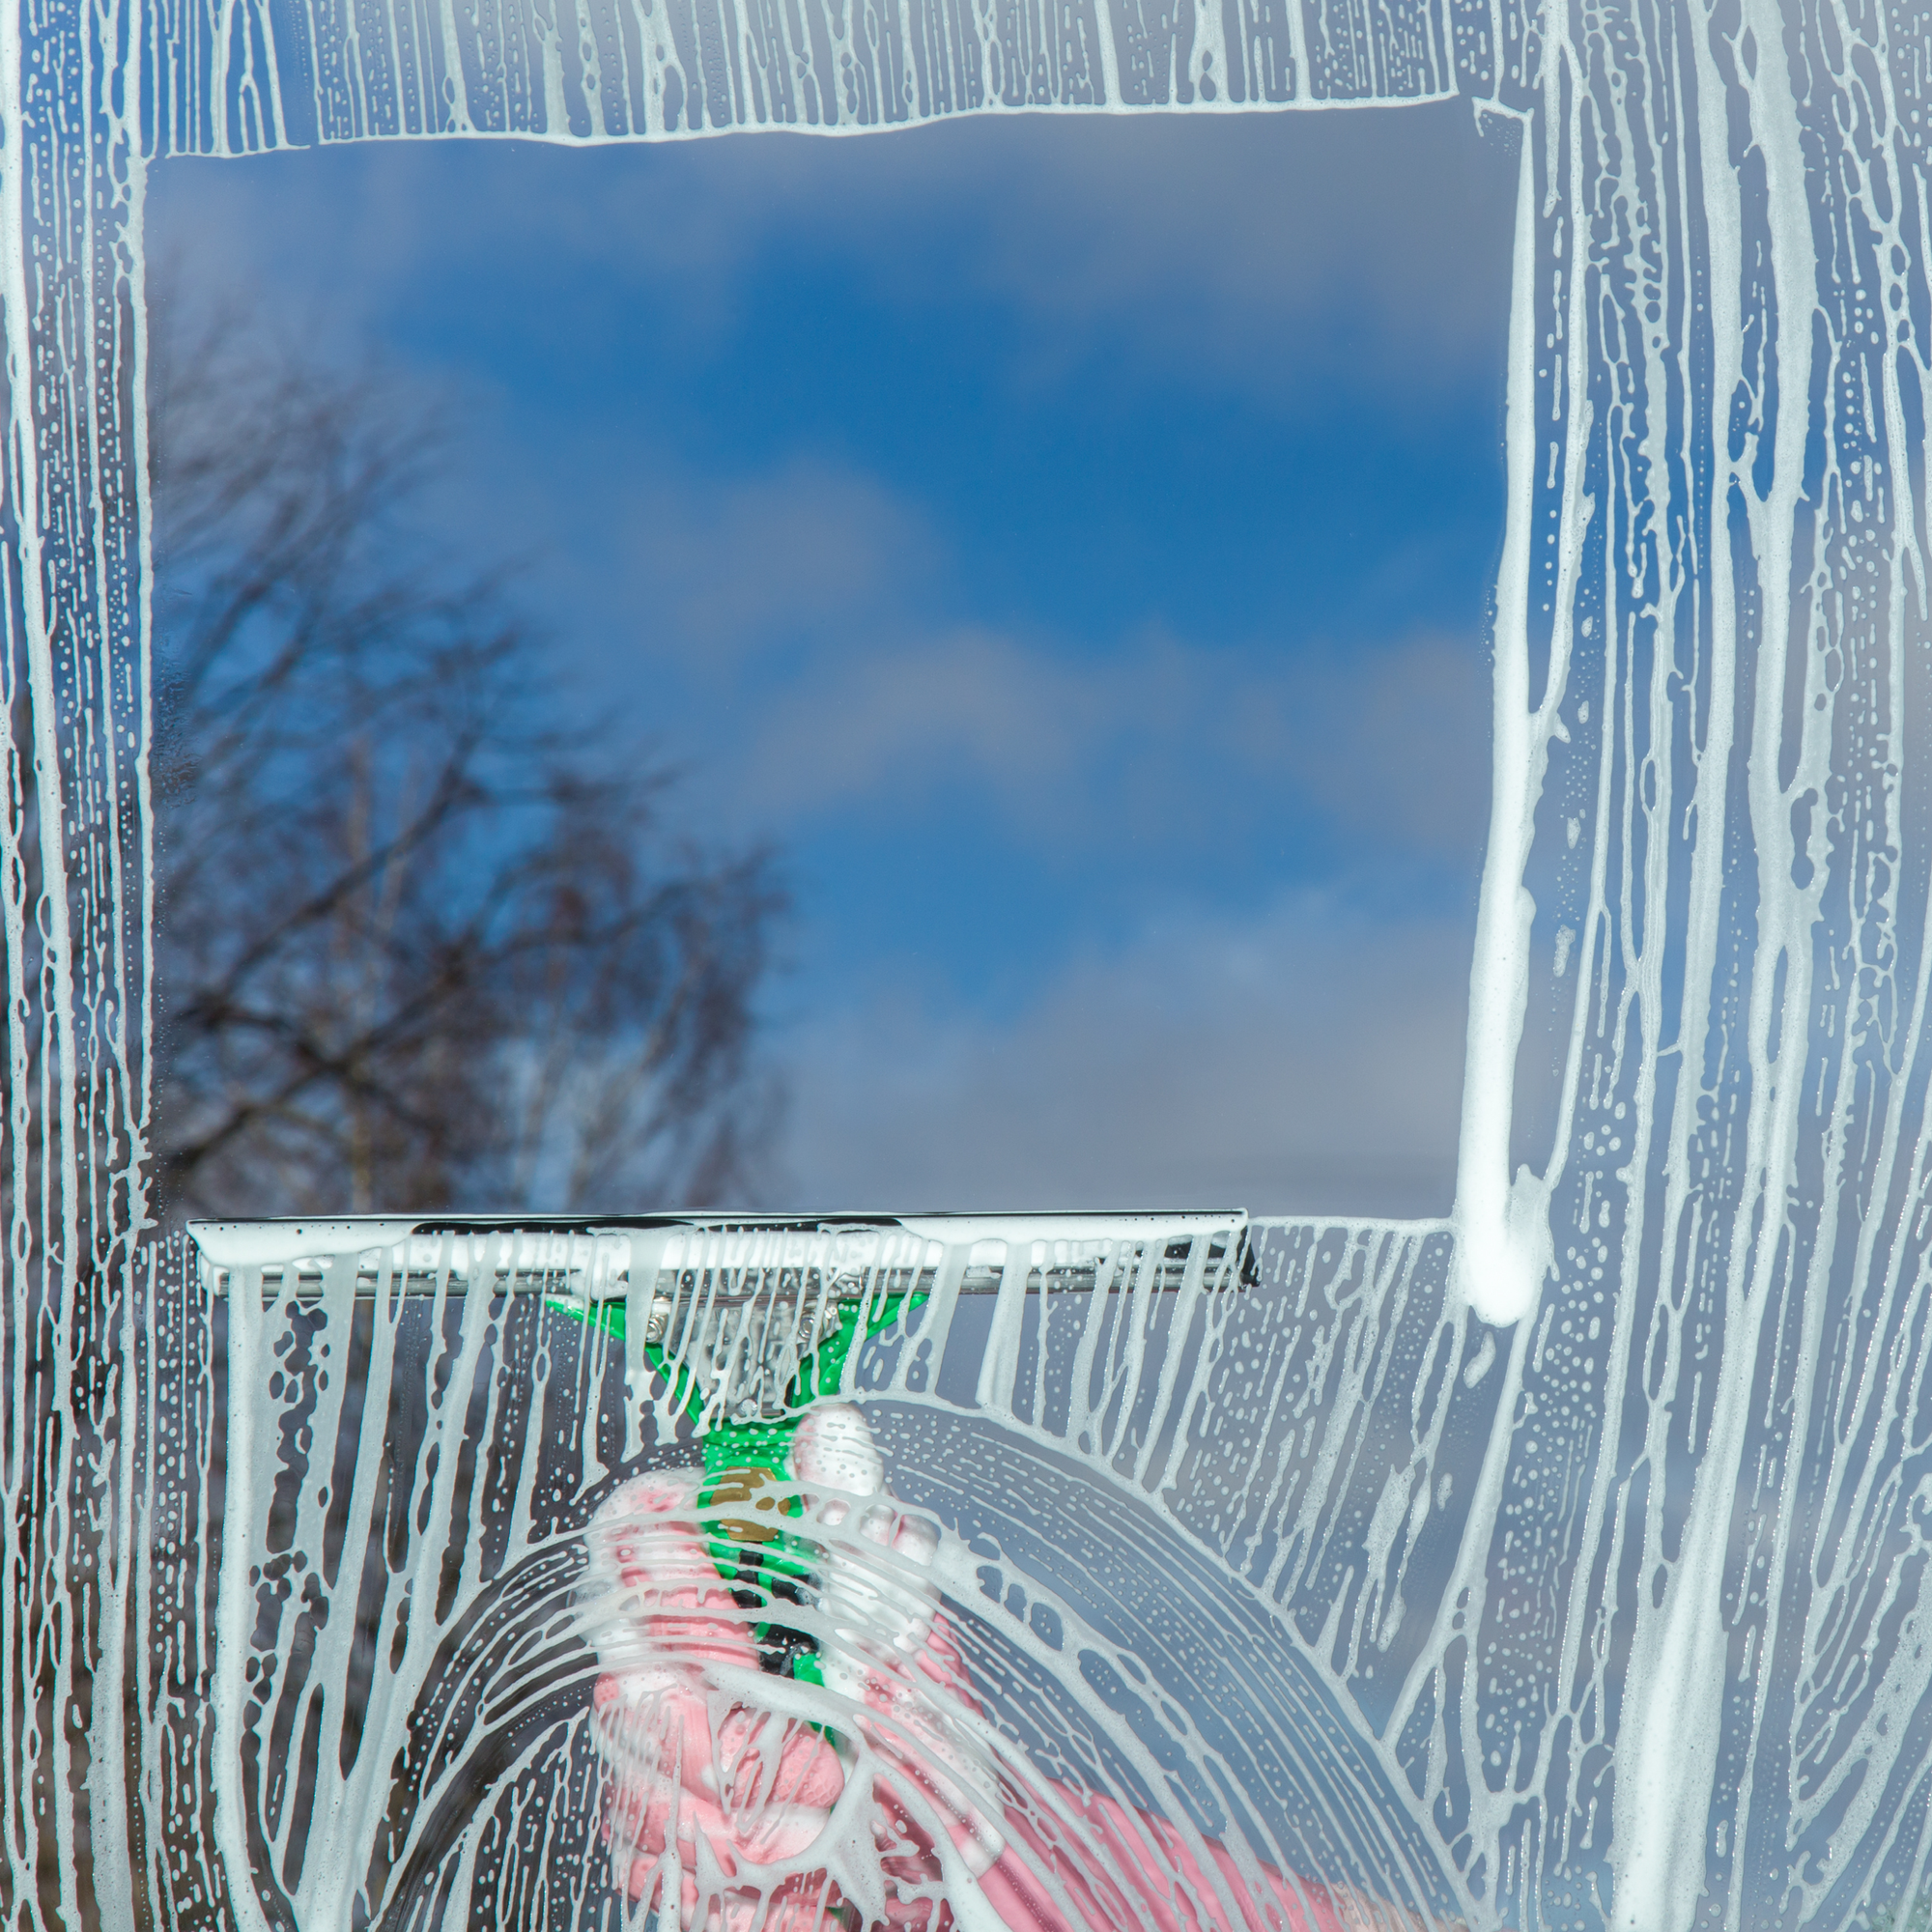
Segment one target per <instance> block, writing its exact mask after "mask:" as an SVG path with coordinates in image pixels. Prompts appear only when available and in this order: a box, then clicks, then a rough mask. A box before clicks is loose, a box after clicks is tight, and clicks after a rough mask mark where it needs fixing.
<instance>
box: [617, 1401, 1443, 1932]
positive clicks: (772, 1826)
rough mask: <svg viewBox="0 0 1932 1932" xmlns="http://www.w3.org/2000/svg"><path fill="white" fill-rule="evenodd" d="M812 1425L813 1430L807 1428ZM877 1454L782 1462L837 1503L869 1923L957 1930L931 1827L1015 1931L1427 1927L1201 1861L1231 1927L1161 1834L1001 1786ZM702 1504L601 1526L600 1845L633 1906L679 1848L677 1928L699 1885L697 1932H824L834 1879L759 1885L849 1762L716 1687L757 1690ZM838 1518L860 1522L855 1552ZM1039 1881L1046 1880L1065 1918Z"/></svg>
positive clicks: (1088, 1801) (846, 1681)
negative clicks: (864, 1814) (603, 1778)
mask: <svg viewBox="0 0 1932 1932" xmlns="http://www.w3.org/2000/svg"><path fill="white" fill-rule="evenodd" d="M852 1415H853V1417H854V1419H855V1420H856V1416H857V1412H856V1411H852ZM807 1421H808V1424H811V1423H819V1422H820V1414H819V1412H814V1414H813V1415H812V1416H810V1417H809V1418H807ZM802 1427H803V1426H802ZM857 1430H858V1431H859V1432H864V1424H863V1421H858V1423H857ZM821 1436H822V1438H823V1439H822V1440H821V1439H819V1438H820V1437H821ZM868 1448H869V1432H865V1433H864V1435H863V1438H862V1436H861V1435H859V1434H858V1433H856V1432H855V1431H854V1430H853V1429H852V1428H851V1426H850V1425H849V1424H847V1423H846V1422H844V1421H842V1420H841V1419H840V1417H839V1416H838V1413H837V1412H836V1411H827V1412H825V1413H824V1417H823V1426H822V1428H821V1429H820V1430H817V1431H806V1432H805V1441H804V1444H803V1447H802V1453H799V1454H797V1455H795V1457H794V1462H795V1464H796V1465H797V1466H798V1469H799V1473H800V1476H801V1478H802V1479H803V1480H806V1481H810V1482H814V1483H817V1482H823V1483H824V1484H825V1485H826V1487H827V1489H828V1490H830V1491H834V1492H835V1493H832V1494H830V1495H828V1496H826V1497H825V1498H824V1499H823V1500H819V1501H816V1502H814V1501H813V1499H812V1498H811V1497H810V1495H808V1498H807V1500H808V1506H809V1508H810V1517H809V1518H808V1519H806V1520H802V1521H801V1523H800V1527H801V1528H802V1529H806V1530H808V1532H809V1531H810V1529H811V1528H813V1527H816V1528H817V1529H818V1530H820V1531H821V1533H822V1534H823V1535H824V1536H825V1538H826V1540H827V1546H828V1549H827V1562H826V1566H825V1567H826V1572H827V1585H826V1588H825V1590H824V1591H823V1593H822V1598H821V1601H820V1604H819V1609H820V1612H821V1614H822V1616H823V1618H824V1619H825V1620H826V1621H827V1622H828V1623H829V1624H830V1626H831V1627H832V1629H833V1631H834V1632H835V1633H836V1640H835V1641H834V1642H833V1643H832V1644H830V1645H828V1646H827V1647H826V1648H824V1649H822V1650H821V1653H820V1660H819V1661H820V1664H821V1667H822V1668H823V1669H824V1671H825V1675H826V1681H827V1684H828V1686H829V1687H830V1688H833V1689H834V1690H838V1691H839V1692H841V1693H842V1695H843V1696H844V1697H845V1698H846V1699H848V1700H850V1701H849V1702H848V1704H847V1706H846V1709H847V1711H848V1712H849V1714H850V1716H849V1720H848V1722H847V1723H846V1725H845V1728H847V1729H849V1730H851V1731H853V1732H855V1733H857V1734H858V1735H859V1736H860V1737H862V1738H863V1740H864V1742H865V1744H866V1746H867V1747H868V1750H867V1758H868V1759H869V1761H870V1770H871V1774H872V1775H871V1791H870V1804H869V1808H868V1817H869V1822H870V1832H871V1837H872V1843H873V1849H874V1855H875V1856H876V1859H877V1870H878V1873H879V1876H880V1878H881V1880H882V1881H883V1893H884V1899H885V1908H884V1913H883V1916H882V1918H878V1919H875V1921H874V1922H876V1923H881V1924H883V1925H884V1926H886V1927H888V1928H890V1932H950V1928H952V1925H953V1923H954V1916H953V1913H952V1909H951V1907H950V1906H949V1905H948V1904H946V1903H945V1902H944V1900H943V1898H942V1896H941V1893H942V1889H943V1887H942V1871H943V1869H944V1861H942V1859H941V1857H940V1852H939V1848H938V1846H937V1844H936V1843H935V1840H934V1838H933V1836H932V1834H931V1831H930V1828H929V1825H928V1824H927V1823H924V1822H922V1814H923V1818H927V1819H930V1818H937V1819H938V1820H939V1822H940V1823H941V1824H943V1826H944V1827H945V1830H946V1833H947V1835H948V1837H949V1838H950V1839H951V1840H952V1849H953V1850H954V1851H955V1852H956V1853H957V1855H958V1857H959V1859H960V1861H963V1862H964V1864H965V1865H966V1867H967V1869H968V1870H969V1871H971V1872H972V1873H974V1874H975V1875H976V1878H977V1883H978V1888H979V1890H980V1893H981V1895H982V1896H983V1898H984V1900H985V1902H986V1904H987V1905H988V1906H990V1907H991V1909H992V1911H993V1912H994V1914H996V1915H997V1917H998V1918H999V1919H1000V1920H1001V1921H1002V1922H1003V1923H1004V1924H1005V1925H1006V1926H1007V1927H1009V1932H1114V1929H1115V1928H1117V1927H1125V1926H1146V1927H1150V1928H1153V1932H1370V1928H1388V1932H1423V1928H1422V1925H1421V1921H1419V1920H1418V1919H1416V1918H1414V1917H1413V1916H1412V1915H1410V1914H1408V1913H1406V1912H1401V1911H1399V1910H1397V1909H1396V1908H1394V1907H1392V1906H1390V1905H1388V1904H1387V1903H1386V1902H1384V1901H1382V1900H1379V1899H1373V1898H1371V1897H1369V1896H1368V1895H1367V1894H1364V1893H1362V1892H1359V1891H1356V1890H1354V1889H1350V1888H1345V1887H1332V1888H1331V1887H1326V1886H1321V1885H1318V1884H1315V1883H1312V1882H1309V1881H1302V1882H1300V1883H1299V1885H1298V1886H1297V1885H1295V1884H1292V1883H1291V1882H1290V1881H1288V1880H1286V1879H1285V1878H1283V1876H1282V1875H1281V1874H1280V1873H1278V1872H1276V1871H1274V1870H1272V1869H1271V1868H1269V1867H1267V1866H1263V1867H1262V1873H1263V1876H1264V1879H1265V1880H1266V1883H1267V1887H1268V1890H1267V1894H1266V1895H1265V1896H1264V1897H1262V1898H1257V1897H1255V1896H1254V1893H1253V1890H1252V1888H1251V1887H1250V1885H1249V1882H1248V1881H1247V1880H1246V1879H1245V1878H1244V1877H1243V1876H1242V1875H1241V1873H1240V1871H1239V1869H1238V1867H1237V1866H1236V1862H1235V1861H1234V1859H1233V1858H1232V1856H1231V1855H1230V1854H1229V1853H1228V1852H1227V1851H1226V1850H1225V1848H1224V1847H1222V1846H1221V1845H1219V1844H1216V1843H1210V1844H1209V1846H1208V1851H1209V1853H1210V1855H1211V1857H1212V1860H1213V1861H1214V1863H1215V1865H1216V1866H1217V1867H1218V1869H1219V1874H1220V1876H1221V1877H1222V1879H1223V1881H1224V1884H1225V1891H1226V1896H1227V1897H1228V1898H1231V1899H1233V1900H1236V1901H1238V1902H1239V1903H1238V1905H1237V1907H1236V1912H1237V1916H1236V1917H1233V1918H1231V1917H1230V1916H1229V1914H1228V1909H1227V1906H1226V1904H1225V1902H1224V1899H1223V1897H1222V1895H1221V1893H1220V1892H1217V1891H1216V1890H1215V1889H1214V1888H1213V1887H1212V1886H1210V1884H1209V1883H1208V1878H1207V1876H1206V1874H1205V1873H1204V1872H1203V1870H1202V1867H1201V1864H1200V1862H1199V1861H1198V1860H1197V1858H1196V1856H1195V1854H1194V1852H1193V1850H1192V1849H1191V1848H1190V1846H1189V1845H1188V1843H1187V1842H1186V1840H1185V1839H1183V1838H1182V1836H1181V1835H1180V1833H1178V1832H1177V1831H1176V1830H1175V1829H1174V1828H1173V1827H1172V1826H1171V1825H1169V1824H1167V1823H1166V1822H1165V1821H1164V1820H1162V1819H1159V1818H1156V1817H1153V1816H1151V1815H1150V1814H1145V1813H1141V1812H1138V1811H1132V1810H1129V1809H1128V1808H1127V1807H1125V1806H1123V1805H1122V1804H1119V1803H1118V1802H1117V1801H1115V1800H1113V1799H1111V1798H1108V1797H1105V1796H1102V1795H1100V1794H1097V1793H1091V1792H1081V1791H1079V1790H1077V1789H1076V1788H1074V1787H1071V1786H1062V1785H1056V1786H1055V1787H1053V1791H1052V1794H1051V1795H1050V1796H1049V1794H1048V1793H1047V1792H1045V1791H1043V1790H1039V1789H1036V1788H1028V1787H1024V1786H1022V1785H1019V1784H1016V1783H1015V1781H1014V1778H1013V1775H1012V1772H1011V1770H1010V1767H999V1768H995V1767H994V1766H993V1764H992V1763H991V1761H990V1759H989V1758H988V1757H987V1756H986V1755H985V1754H984V1752H983V1751H980V1750H976V1749H975V1748H974V1746H973V1743H972V1741H971V1739H970V1738H967V1737H964V1736H963V1735H962V1728H963V1727H962V1726H960V1725H959V1724H958V1723H957V1722H956V1721H953V1722H949V1720H948V1718H947V1715H946V1714H947V1712H948V1709H949V1707H951V1708H952V1709H953V1710H956V1711H963V1712H964V1713H966V1714H967V1715H968V1717H969V1718H972V1717H977V1716H978V1715H980V1706H979V1702H978V1699H977V1698H976V1697H975V1695H974V1693H973V1691H972V1689H971V1687H970V1683H969V1681H968V1678H967V1673H966V1670H965V1667H964V1665H963V1662H961V1659H960V1655H959V1651H958V1647H957V1645H956V1643H955V1641H954V1639H953V1636H952V1632H951V1630H950V1629H949V1628H948V1624H947V1620H946V1618H945V1617H944V1616H943V1614H942V1613H941V1612H940V1610H939V1604H938V1593H937V1591H936V1590H935V1589H932V1588H931V1587H930V1586H929V1585H926V1586H921V1585H920V1583H919V1582H918V1581H917V1576H918V1571H919V1569H921V1568H923V1566H925V1565H927V1564H929V1563H930V1562H931V1559H932V1555H933V1551H934V1539H933V1536H932V1532H931V1530H930V1527H929V1526H928V1525H925V1524H923V1522H921V1521H920V1520H919V1519H917V1518H909V1517H902V1516H900V1515H899V1514H898V1512H896V1511H895V1510H894V1509H892V1508H891V1506H890V1505H889V1504H888V1503H887V1502H885V1501H884V1499H883V1498H882V1497H881V1496H880V1493H879V1492H880V1490H881V1483H880V1481H879V1479H878V1478H879V1473H880V1472H877V1471H876V1470H875V1469H874V1468H868V1467H867V1466H865V1464H866V1460H867V1459H866V1456H865V1454H864V1451H865V1450H866V1449H868ZM873 1460H874V1462H875V1460H876V1459H875V1458H874V1459H873ZM697 1490H698V1479H697V1477H696V1474H695V1473H684V1472H671V1473H665V1474H658V1475H652V1476H646V1477H640V1478H639V1479H638V1480H637V1481H635V1482H633V1483H630V1484H627V1485H625V1487H624V1488H623V1489H622V1490H620V1491H618V1492H617V1493H616V1494H615V1495H614V1496H612V1497H611V1500H610V1502H609V1503H607V1504H606V1505H605V1507H604V1509H603V1510H601V1511H600V1512H599V1514H598V1517H597V1519H596V1520H595V1521H594V1523H593V1525H592V1530H591V1552H592V1553H591V1577H592V1580H593V1581H594V1582H596V1583H601V1584H602V1585H603V1586H604V1587H605V1588H606V1589H610V1590H617V1591H621V1592H622V1593H623V1596H622V1598H621V1599H620V1598H615V1597H613V1598H612V1599H611V1603H612V1605H616V1606H617V1607H616V1608H615V1609H614V1611H613V1613H612V1614H611V1615H610V1616H609V1617H608V1619H607V1620H606V1622H605V1623H604V1625H603V1628H602V1629H600V1630H599V1632H598V1633H597V1639H598V1648H599V1651H600V1655H601V1656H602V1658H603V1660H604V1662H606V1663H607V1664H608V1665H609V1666H610V1667H609V1668H608V1669H607V1670H606V1672H605V1673H604V1674H603V1675H602V1676H601V1677H600V1678H599V1679H598V1682H597V1687H596V1691H595V1694H594V1700H593V1701H594V1709H595V1724H596V1733H595V1735H596V1741H597V1747H598V1750H599V1752H600V1753H601V1755H602V1756H603V1758H604V1760H605V1763H606V1765H607V1767H608V1768H609V1771H610V1782H609V1786H608V1804H607V1811H606V1820H605V1834H606V1838H607V1840H608V1842H609V1843H610V1845H611V1856H612V1859H613V1861H615V1862H616V1863H617V1864H618V1866H619V1867H620V1868H621V1869H624V1870H625V1871H626V1872H627V1874H628V1878H627V1886H626V1889H627V1890H628V1891H629V1893H630V1896H631V1897H632V1898H633V1899H634V1900H636V1899H640V1898H642V1897H643V1896H644V1895H645V1893H646V1891H647V1890H654V1889H658V1888H660V1887H661V1885H662V1883H663V1878H662V1877H661V1876H660V1874H661V1873H664V1872H665V1871H666V1865H667V1853H668V1850H669V1848H671V1847H672V1846H673V1845H675V1848H676V1860H677V1866H678V1872H679V1893H680V1899H679V1914H678V1922H679V1924H680V1926H682V1927H685V1928H695V1927H696V1926H698V1925H699V1923H700V1919H699V1916H698V1915H699V1910H700V1908H699V1891H700V1872H701V1871H705V1872H708V1873H710V1874H711V1875H712V1876H711V1884H710V1885H709V1887H708V1888H707V1889H708V1896H709V1901H710V1902H709V1905H708V1907H707V1908H706V1909H705V1910H704V1913H703V1918H702V1921H701V1922H702V1924H703V1927H704V1928H705V1932H738V1928H741V1927H750V1926H752V1925H754V1924H758V1923H760V1920H759V1916H758V1915H759V1911H760V1906H761V1901H762V1900H764V1899H766V1898H769V1900H770V1906H769V1913H768V1916H767V1917H765V1918H764V1919H763V1920H762V1923H763V1924H764V1925H766V1926H769V1927H772V1928H775V1932H817V1928H821V1927H823V1928H826V1932H835V1928H840V1927H843V1926H846V1925H848V1924H851V1923H854V1922H856V1918H857V1915H856V1913H855V1911H854V1910H853V1908H851V1907H850V1906H848V1905H847V1904H846V1903H845V1901H844V1899H843V1898H842V1896H841V1894H840V1891H839V1889H838V1887H837V1886H836V1885H835V1884H834V1883H833V1882H832V1880H831V1879H830V1877H829V1876H828V1874H827V1873H826V1872H825V1871H823V1870H815V1871H814V1870H808V1871H804V1872H794V1873H792V1874H791V1875H789V1876H784V1877H780V1875H779V1874H777V1873H775V1872H774V1871H773V1870H772V1869H771V1868H772V1867H773V1866H776V1865H780V1864H782V1863H785V1862H789V1861H798V1860H800V1859H802V1858H803V1857H804V1856H805V1855H806V1854H807V1853H808V1852H809V1851H810V1849H811V1847H812V1845H813V1843H814V1841H815V1840H816V1839H817V1838H818V1837H819V1836H820V1834H821V1833H823V1832H824V1830H825V1828H826V1826H827V1824H828V1821H829V1820H830V1817H831V1813H832V1810H833V1807H834V1806H835V1805H836V1804H838V1800H839V1799H840V1797H841V1796H842V1795H843V1792H844V1789H845V1784H846V1778H847V1765H846V1762H845V1761H844V1759H841V1756H840V1753H839V1752H838V1750H837V1749H835V1748H834V1747H833V1746H832V1745H831V1744H830V1743H829V1742H828V1741H827V1740H826V1738H825V1737H824V1736H823V1735H822V1734H821V1733H820V1732H819V1731H818V1730H817V1729H815V1728H814V1727H813V1726H811V1725H810V1724H809V1723H807V1722H805V1721H804V1720H803V1719H798V1718H794V1717H787V1716H784V1715H781V1714H780V1713H777V1712H774V1711H770V1710H767V1709H762V1708H759V1707H758V1706H757V1705H756V1704H755V1703H753V1702H748V1701H744V1700H743V1699H742V1698H741V1697H734V1696H733V1695H731V1694H729V1693H727V1692H725V1690H723V1688H722V1687H721V1683H720V1681H719V1679H720V1677H721V1676H722V1675H725V1674H727V1673H728V1675H729V1676H730V1677H732V1678H734V1679H736V1682H737V1685H738V1686H739V1688H740V1689H741V1690H750V1689H751V1688H752V1687H751V1686H750V1685H749V1684H747V1682H746V1676H747V1674H748V1673H751V1672H754V1671H755V1670H756V1669H757V1651H756V1647H755V1645H754V1643H753V1635H752V1631H751V1628H750V1626H751V1624H752V1622H753V1621H755V1620H757V1619H758V1618H759V1616H760V1613H759V1612H757V1611H750V1612H748V1611H746V1610H744V1609H741V1608H740V1607H739V1606H738V1605H737V1604H736V1603H735V1602H734V1601H733V1599H732V1596H731V1593H730V1590H729V1589H728V1587H727V1586H726V1585H725V1583H724V1582H723V1581H722V1580H721V1579H720V1577H719V1575H718V1572H717V1569H716V1567H715V1565H714V1564H713V1562H712V1560H711V1555H710V1551H709V1548H708V1547H707V1540H706V1537H705V1536H704V1534H703V1533H702V1532H701V1531H700V1529H699V1527H698V1525H697V1522H696V1515H695V1512H696V1498H697ZM868 1497H879V1499H878V1500H872V1501H867V1498H868ZM853 1508H858V1509H860V1510H861V1511H862V1513H863V1514H862V1519H861V1521H860V1523H859V1524H858V1525H857V1536H856V1537H855V1536H854V1534H853V1529H852V1527H851V1526H850V1525H849V1512H850V1510H852V1509H853ZM841 1523H844V1524H846V1525H847V1526H846V1527H845V1529H844V1531H843V1534H842V1536H840V1534H839V1528H838V1526H839V1525H840V1524H841ZM868 1545H869V1546H872V1547H874V1548H876V1549H877V1550H878V1552H879V1555H878V1556H877V1557H876V1558H872V1557H868V1554H867V1546H868ZM888 1551H890V1552H891V1553H890V1555H888V1554H887V1553H886V1552H888ZM909 1579H910V1580H909ZM721 1667H722V1669H721ZM850 1755H851V1753H850V1751H849V1748H848V1752H847V1756H850ZM861 1761H864V1760H861ZM1022 1847H1024V1848H1025V1849H1024V1853H1023V1852H1022V1849H1021V1848H1022ZM1029 1855H1030V1856H1029ZM1040 1873H1046V1874H1050V1875H1051V1878H1052V1880H1053V1882H1054V1886H1055V1889H1056V1891H1057V1892H1058V1900H1057V1901H1056V1899H1055V1898H1054V1897H1053V1896H1050V1895H1049V1893H1048V1891H1047V1889H1046V1888H1045V1886H1044V1885H1042V1883H1041V1879H1040V1877H1039V1874H1040ZM733 1881H736V1883H733ZM659 1903H660V1905H661V1906H662V1904H663V1901H662V1899H660V1901H659Z"/></svg>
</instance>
